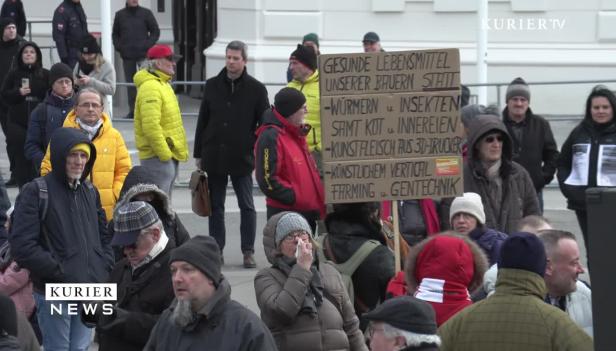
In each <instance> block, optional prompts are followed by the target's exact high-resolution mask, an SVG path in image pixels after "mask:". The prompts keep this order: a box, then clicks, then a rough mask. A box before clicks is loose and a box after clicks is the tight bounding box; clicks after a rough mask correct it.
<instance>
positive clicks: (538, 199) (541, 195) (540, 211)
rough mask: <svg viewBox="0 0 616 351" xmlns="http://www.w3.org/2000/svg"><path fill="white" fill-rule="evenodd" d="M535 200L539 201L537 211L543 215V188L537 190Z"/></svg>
mask: <svg viewBox="0 0 616 351" xmlns="http://www.w3.org/2000/svg"><path fill="white" fill-rule="evenodd" d="M537 201H539V213H540V214H541V215H542V216H543V190H539V191H537Z"/></svg>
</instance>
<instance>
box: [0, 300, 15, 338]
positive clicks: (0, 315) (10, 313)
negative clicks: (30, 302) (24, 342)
mask: <svg viewBox="0 0 616 351" xmlns="http://www.w3.org/2000/svg"><path fill="white" fill-rule="evenodd" d="M3 331H4V332H6V333H7V334H9V335H13V336H17V311H16V309H15V303H13V300H11V298H10V297H8V296H6V295H4V294H0V335H1V334H2V332H3Z"/></svg>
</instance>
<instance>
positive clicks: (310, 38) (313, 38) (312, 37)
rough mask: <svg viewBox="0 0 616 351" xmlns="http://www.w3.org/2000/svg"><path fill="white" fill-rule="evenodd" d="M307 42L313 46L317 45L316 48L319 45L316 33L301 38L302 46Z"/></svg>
mask: <svg viewBox="0 0 616 351" xmlns="http://www.w3.org/2000/svg"><path fill="white" fill-rule="evenodd" d="M307 41H311V42H313V43H315V44H317V46H320V45H319V36H318V35H317V33H308V34H306V35H304V37H303V38H302V44H304V43H305V42H307Z"/></svg>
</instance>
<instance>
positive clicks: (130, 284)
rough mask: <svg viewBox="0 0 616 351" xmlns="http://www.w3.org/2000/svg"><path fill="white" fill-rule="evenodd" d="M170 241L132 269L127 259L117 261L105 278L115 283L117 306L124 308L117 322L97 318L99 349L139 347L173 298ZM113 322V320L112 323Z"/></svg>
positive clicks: (127, 350) (138, 348)
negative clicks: (144, 262)
mask: <svg viewBox="0 0 616 351" xmlns="http://www.w3.org/2000/svg"><path fill="white" fill-rule="evenodd" d="M173 248H175V244H174V243H173V241H169V242H168V243H167V246H166V247H165V249H164V250H163V252H161V253H160V254H159V255H158V256H156V257H155V258H154V259H153V260H152V261H150V262H148V263H147V264H145V265H144V266H142V267H139V268H137V269H136V270H135V272H134V273H133V271H132V267H131V265H130V263H129V262H128V261H127V260H126V259H123V260H122V261H120V262H118V263H117V264H116V265H115V267H114V269H113V271H112V272H111V276H110V279H109V282H110V283H116V284H117V287H118V300H117V302H116V305H117V307H119V308H121V309H122V310H125V311H127V312H128V313H127V314H126V315H122V317H121V322H120V321H114V319H111V320H107V319H105V318H104V317H102V318H101V320H99V323H98V328H97V333H99V349H100V350H101V351H105V350H111V351H118V350H122V351H131V350H135V351H137V350H139V351H140V350H143V347H144V346H145V344H146V343H147V341H148V338H149V337H150V332H151V331H152V328H154V325H155V324H156V322H157V321H158V318H159V317H160V315H161V314H162V313H163V311H164V310H166V309H167V308H168V307H169V305H170V304H171V302H172V301H173V299H174V297H175V296H174V294H173V285H172V284H171V272H170V270H169V254H170V252H171V250H172V249H173ZM114 322H115V323H114Z"/></svg>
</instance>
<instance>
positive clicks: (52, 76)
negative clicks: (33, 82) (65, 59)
mask: <svg viewBox="0 0 616 351" xmlns="http://www.w3.org/2000/svg"><path fill="white" fill-rule="evenodd" d="M60 78H68V79H70V80H71V82H72V81H73V71H72V70H71V68H70V67H69V66H68V65H67V64H65V63H62V62H58V63H56V64H54V65H53V66H51V69H50V70H49V84H50V85H53V83H55V82H56V80H58V79H60Z"/></svg>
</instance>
